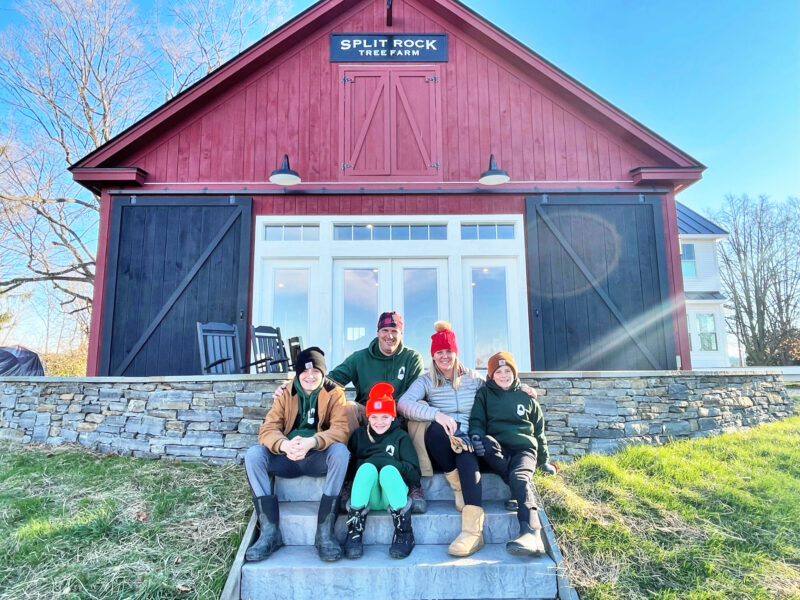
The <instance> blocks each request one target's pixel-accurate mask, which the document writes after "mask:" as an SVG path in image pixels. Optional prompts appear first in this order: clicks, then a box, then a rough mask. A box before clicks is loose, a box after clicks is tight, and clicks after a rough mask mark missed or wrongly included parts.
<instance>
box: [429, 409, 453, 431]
mask: <svg viewBox="0 0 800 600" xmlns="http://www.w3.org/2000/svg"><path fill="white" fill-rule="evenodd" d="M433 420H434V421H436V422H437V423H438V424H439V425H441V426H442V429H444V432H445V433H446V434H447V435H453V434H455V432H456V431H457V430H458V423H457V422H456V420H455V419H454V418H453V417H451V416H450V415H446V414H445V413H443V412H439V413H436V416H435V417H434V419H433Z"/></svg>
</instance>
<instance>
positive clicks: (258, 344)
mask: <svg viewBox="0 0 800 600" xmlns="http://www.w3.org/2000/svg"><path fill="white" fill-rule="evenodd" d="M250 343H251V344H252V348H253V359H254V361H255V362H254V363H253V364H255V366H256V373H287V372H288V371H289V364H290V361H289V357H288V356H287V355H286V346H284V344H283V338H281V328H280V327H269V326H267V325H262V326H260V327H252V326H251V328H250ZM290 347H291V346H290Z"/></svg>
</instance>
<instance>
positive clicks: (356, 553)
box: [344, 504, 369, 558]
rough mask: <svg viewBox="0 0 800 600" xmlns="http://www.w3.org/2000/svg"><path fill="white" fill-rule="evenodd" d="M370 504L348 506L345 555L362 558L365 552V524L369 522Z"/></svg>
mask: <svg viewBox="0 0 800 600" xmlns="http://www.w3.org/2000/svg"><path fill="white" fill-rule="evenodd" d="M368 512H369V504H367V505H366V506H363V507H361V508H353V507H352V506H349V505H348V507H347V538H346V539H345V540H344V555H345V557H347V558H361V556H362V555H363V554H364V539H363V538H364V525H366V523H367V513H368Z"/></svg>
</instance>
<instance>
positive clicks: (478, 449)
mask: <svg viewBox="0 0 800 600" xmlns="http://www.w3.org/2000/svg"><path fill="white" fill-rule="evenodd" d="M470 439H471V440H472V447H473V448H475V456H483V455H484V454H486V446H484V444H483V438H481V436H479V435H478V434H477V433H473V434H472V435H471V436H470Z"/></svg>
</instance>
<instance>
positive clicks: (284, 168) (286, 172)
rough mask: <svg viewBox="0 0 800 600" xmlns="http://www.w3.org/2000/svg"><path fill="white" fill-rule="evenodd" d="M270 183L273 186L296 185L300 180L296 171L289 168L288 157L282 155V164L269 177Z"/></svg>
mask: <svg viewBox="0 0 800 600" xmlns="http://www.w3.org/2000/svg"><path fill="white" fill-rule="evenodd" d="M269 181H270V183H274V184H275V185H297V184H298V183H300V182H301V181H302V180H301V179H300V175H298V173H297V171H293V170H292V169H290V168H289V155H288V154H284V155H283V164H282V165H281V168H280V169H275V170H274V171H273V172H272V173H271V174H270V176H269Z"/></svg>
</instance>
